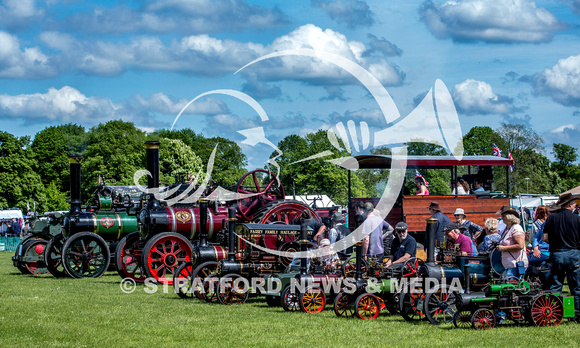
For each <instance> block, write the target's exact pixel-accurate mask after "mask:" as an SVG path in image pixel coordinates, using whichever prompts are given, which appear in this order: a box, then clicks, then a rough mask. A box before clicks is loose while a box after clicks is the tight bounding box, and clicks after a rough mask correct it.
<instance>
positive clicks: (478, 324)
mask: <svg viewBox="0 0 580 348" xmlns="http://www.w3.org/2000/svg"><path fill="white" fill-rule="evenodd" d="M471 326H472V327H473V328H474V329H476V330H487V329H493V328H494V327H495V314H494V313H493V311H492V310H490V309H487V308H480V309H478V310H476V311H475V313H473V316H472V317H471Z"/></svg>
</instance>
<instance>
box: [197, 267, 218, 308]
mask: <svg viewBox="0 0 580 348" xmlns="http://www.w3.org/2000/svg"><path fill="white" fill-rule="evenodd" d="M218 282H219V278H218V276H217V273H212V274H209V275H208V276H207V277H205V279H204V281H203V291H201V293H200V294H201V297H202V299H203V300H204V301H205V302H208V303H212V302H216V301H217V286H218Z"/></svg>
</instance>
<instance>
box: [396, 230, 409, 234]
mask: <svg viewBox="0 0 580 348" xmlns="http://www.w3.org/2000/svg"><path fill="white" fill-rule="evenodd" d="M406 232H407V231H399V230H397V233H398V234H403V233H406Z"/></svg>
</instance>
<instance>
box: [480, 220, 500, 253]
mask: <svg viewBox="0 0 580 348" xmlns="http://www.w3.org/2000/svg"><path fill="white" fill-rule="evenodd" d="M498 225H499V221H497V219H494V218H489V219H487V220H485V233H486V234H487V235H486V236H485V238H483V244H482V245H481V250H480V251H481V252H482V253H488V252H489V251H490V250H489V249H490V247H491V246H492V245H493V244H494V243H495V244H499V239H500V235H499V234H497V226H498Z"/></svg>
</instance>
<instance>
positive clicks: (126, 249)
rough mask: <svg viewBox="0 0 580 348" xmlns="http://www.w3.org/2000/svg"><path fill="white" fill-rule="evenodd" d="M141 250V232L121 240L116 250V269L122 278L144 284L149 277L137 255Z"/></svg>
mask: <svg viewBox="0 0 580 348" xmlns="http://www.w3.org/2000/svg"><path fill="white" fill-rule="evenodd" d="M138 250H139V232H133V233H130V234H128V235H126V236H125V237H123V239H121V240H120V241H119V243H118V244H117V248H116V249H115V268H116V270H117V273H119V275H120V276H121V278H123V279H125V278H131V279H133V280H134V281H135V282H136V283H143V282H144V281H145V278H147V276H146V275H145V271H144V269H143V264H142V263H141V258H140V257H139V256H138V255H137V251H138Z"/></svg>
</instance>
